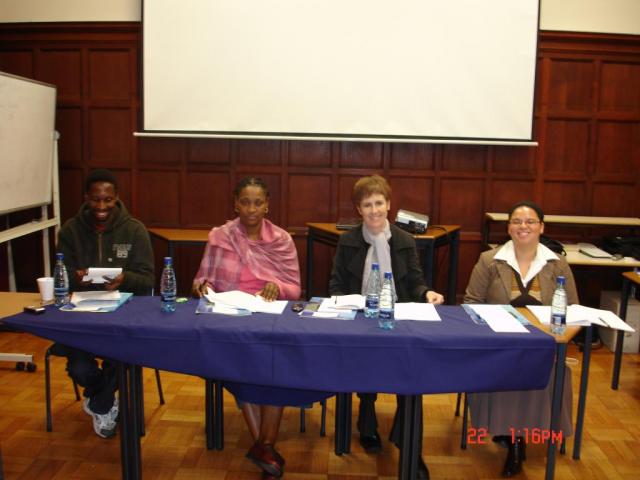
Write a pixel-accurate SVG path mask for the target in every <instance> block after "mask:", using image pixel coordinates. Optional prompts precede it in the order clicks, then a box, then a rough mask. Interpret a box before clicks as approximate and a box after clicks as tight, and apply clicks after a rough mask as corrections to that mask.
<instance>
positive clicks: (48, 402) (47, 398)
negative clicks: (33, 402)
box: [44, 349, 77, 432]
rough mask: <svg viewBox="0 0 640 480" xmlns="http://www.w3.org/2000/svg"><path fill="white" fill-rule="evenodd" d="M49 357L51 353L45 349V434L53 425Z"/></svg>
mask: <svg viewBox="0 0 640 480" xmlns="http://www.w3.org/2000/svg"><path fill="white" fill-rule="evenodd" d="M50 355H51V352H50V350H49V349H47V351H46V352H45V354H44V399H45V409H46V416H47V432H50V431H52V430H53V425H52V423H53V422H52V420H51V371H50V370H49V369H50V365H49V356H50ZM76 388H77V387H76ZM76 391H77V390H76Z"/></svg>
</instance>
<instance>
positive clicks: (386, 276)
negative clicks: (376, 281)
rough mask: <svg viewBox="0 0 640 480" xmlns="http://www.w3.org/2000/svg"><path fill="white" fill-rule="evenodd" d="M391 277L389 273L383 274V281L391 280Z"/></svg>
mask: <svg viewBox="0 0 640 480" xmlns="http://www.w3.org/2000/svg"><path fill="white" fill-rule="evenodd" d="M391 277H392V275H391V272H384V278H385V279H387V278H388V279H391Z"/></svg>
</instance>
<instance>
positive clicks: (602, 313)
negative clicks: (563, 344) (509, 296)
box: [527, 305, 635, 332]
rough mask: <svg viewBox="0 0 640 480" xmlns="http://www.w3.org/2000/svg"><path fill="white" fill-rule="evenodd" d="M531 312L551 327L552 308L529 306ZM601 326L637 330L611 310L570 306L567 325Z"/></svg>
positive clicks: (629, 330)
mask: <svg viewBox="0 0 640 480" xmlns="http://www.w3.org/2000/svg"><path fill="white" fill-rule="evenodd" d="M527 308H528V309H529V310H531V312H532V313H533V314H534V315H535V316H536V317H537V318H538V320H540V323H543V324H545V325H549V324H550V323H551V307H549V306H545V305H529V306H527ZM591 324H595V325H599V326H601V327H606V328H613V329H616V330H624V331H625V332H635V330H634V329H633V328H632V327H631V325H629V324H628V323H626V322H625V321H624V320H622V319H621V318H620V317H618V316H617V315H616V314H615V313H613V312H610V311H609V310H601V309H599V308H590V307H585V306H583V305H569V306H568V307H567V325H574V326H579V325H591Z"/></svg>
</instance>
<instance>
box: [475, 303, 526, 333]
mask: <svg viewBox="0 0 640 480" xmlns="http://www.w3.org/2000/svg"><path fill="white" fill-rule="evenodd" d="M469 306H470V308H471V309H472V310H473V311H474V312H475V313H476V314H477V315H479V316H480V317H482V319H483V320H484V321H485V322H487V324H488V325H489V327H491V329H492V330H493V331H494V332H497V333H529V330H527V329H526V328H525V327H524V325H522V324H521V323H520V322H519V321H518V319H517V318H516V316H515V315H513V314H512V313H511V312H509V311H507V310H506V309H505V308H504V307H503V306H502V305H478V304H473V305H469Z"/></svg>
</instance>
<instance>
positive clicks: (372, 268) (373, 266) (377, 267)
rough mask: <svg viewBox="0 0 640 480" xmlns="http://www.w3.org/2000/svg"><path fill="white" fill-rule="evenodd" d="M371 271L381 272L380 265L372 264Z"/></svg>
mask: <svg viewBox="0 0 640 480" xmlns="http://www.w3.org/2000/svg"><path fill="white" fill-rule="evenodd" d="M371 270H380V265H378V264H377V263H372V264H371Z"/></svg>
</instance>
